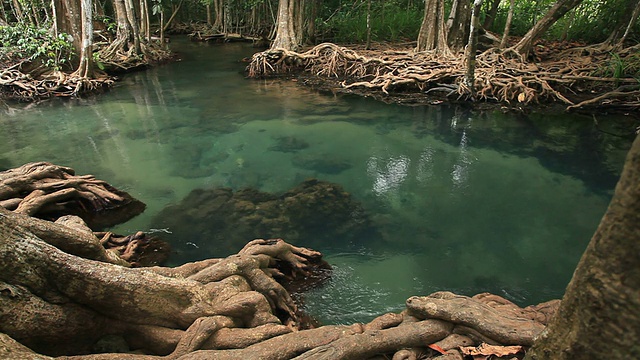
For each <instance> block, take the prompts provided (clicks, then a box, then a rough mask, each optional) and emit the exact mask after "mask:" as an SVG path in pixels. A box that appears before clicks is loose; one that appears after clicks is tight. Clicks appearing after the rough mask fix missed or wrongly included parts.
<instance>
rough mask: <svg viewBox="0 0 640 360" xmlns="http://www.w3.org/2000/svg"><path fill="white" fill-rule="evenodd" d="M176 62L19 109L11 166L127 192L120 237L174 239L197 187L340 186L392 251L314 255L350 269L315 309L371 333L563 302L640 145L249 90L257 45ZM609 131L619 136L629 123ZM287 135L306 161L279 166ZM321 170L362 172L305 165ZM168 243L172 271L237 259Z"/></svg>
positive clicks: (9, 143)
mask: <svg viewBox="0 0 640 360" xmlns="http://www.w3.org/2000/svg"><path fill="white" fill-rule="evenodd" d="M177 47H178V48H180V49H182V50H183V51H184V52H185V60H184V61H182V62H179V63H175V64H170V65H167V66H163V67H159V68H155V69H152V70H149V71H147V72H143V73H138V74H132V75H129V76H126V77H125V79H124V80H123V81H122V82H120V83H119V84H118V86H117V87H116V88H115V89H113V90H112V91H110V92H109V93H107V94H105V95H102V96H99V97H96V98H92V99H86V100H79V101H70V102H51V103H47V104H43V105H41V106H37V107H27V108H24V107H16V106H14V107H13V108H12V109H9V108H6V109H5V111H4V113H2V114H0V151H1V152H0V154H1V155H0V167H3V168H8V167H13V166H19V165H21V164H22V163H25V162H30V161H43V160H44V161H51V162H54V163H57V164H61V165H67V166H71V167H73V168H74V169H76V171H77V172H78V173H80V174H88V173H90V174H95V175H96V176H97V177H98V178H101V179H104V180H106V181H108V182H109V183H111V184H113V185H114V186H116V187H120V188H123V189H124V190H127V191H129V192H131V193H132V195H134V196H135V197H137V198H139V199H141V200H142V201H144V202H145V203H146V204H147V205H148V208H147V211H146V212H145V213H144V214H143V215H141V216H139V217H137V218H135V219H133V220H131V221H130V222H128V223H126V224H123V225H120V226H118V227H117V228H116V229H115V230H117V231H118V232H120V233H130V232H134V231H136V230H147V231H148V230H149V229H151V228H162V224H152V223H151V219H152V218H153V217H154V216H155V215H156V214H157V213H158V212H159V211H160V210H162V209H163V208H164V207H165V206H167V205H168V204H171V203H176V202H179V201H180V200H181V199H182V198H183V197H185V196H186V195H187V194H188V193H189V192H190V191H191V190H192V189H194V188H200V187H214V186H229V187H232V188H234V189H239V188H242V187H248V186H250V187H256V188H258V189H260V190H262V191H270V192H281V191H284V190H286V189H289V188H291V187H293V186H295V185H296V184H298V183H300V182H301V181H302V180H304V179H305V178H308V177H317V178H319V179H321V180H327V181H331V182H336V183H339V184H341V185H343V186H344V187H345V189H346V190H347V191H349V192H350V193H352V194H353V195H354V196H355V197H356V199H358V200H359V201H361V202H362V203H363V205H364V207H365V208H366V209H367V210H368V211H369V212H370V213H371V214H372V216H373V217H374V219H375V221H376V223H377V224H378V225H379V226H380V229H381V231H382V233H383V234H384V241H383V242H382V243H376V244H369V243H367V239H360V241H358V242H357V243H351V244H347V243H345V242H344V241H341V239H336V241H335V242H332V243H328V244H326V245H325V246H324V247H323V248H319V249H317V250H320V251H322V252H323V253H324V254H325V255H326V258H327V260H328V261H329V262H330V263H332V264H333V265H334V266H335V268H336V271H335V275H334V278H333V280H332V281H331V282H330V283H329V284H328V285H327V286H325V287H324V288H323V289H320V290H316V291H313V292H311V293H310V294H309V295H308V296H307V308H308V310H309V311H310V312H311V313H312V314H313V315H315V316H317V317H318V318H319V319H321V320H322V321H323V322H325V323H351V322H353V321H367V320H369V319H371V318H372V317H373V316H375V315H377V314H381V313H383V312H385V311H392V310H393V311H395V310H399V309H401V308H402V306H403V304H404V300H406V298H408V297H409V296H412V295H427V294H429V293H431V292H433V291H437V290H452V291H456V292H460V293H464V294H469V295H472V294H475V293H477V292H482V291H491V292H494V293H497V294H499V295H503V296H506V297H507V298H510V299H512V300H514V301H516V302H518V303H520V304H523V305H524V304H530V303H537V302H539V301H544V300H547V299H550V298H554V297H559V296H561V294H562V293H563V291H564V287H565V286H566V284H567V282H568V280H569V279H570V277H571V274H572V271H573V269H574V267H575V265H576V263H577V261H578V259H579V257H580V255H581V253H582V251H583V249H584V247H585V246H586V244H587V242H588V241H589V239H590V237H591V235H592V233H593V231H594V230H595V228H596V226H597V224H598V222H599V220H600V217H601V216H602V214H603V212H604V211H605V209H606V206H607V204H608V202H609V199H610V196H611V194H612V191H613V187H614V185H615V181H616V178H617V176H618V174H619V171H620V168H621V166H622V161H623V158H624V155H625V153H626V150H627V149H628V147H629V145H630V139H621V138H617V137H612V136H608V135H605V134H603V133H601V132H598V131H597V130H595V129H593V126H592V119H591V118H590V117H580V116H576V115H558V116H532V117H529V118H526V117H523V116H520V117H515V116H507V115H502V114H499V113H492V114H486V115H475V114H471V113H468V112H464V111H462V110H456V109H451V108H445V107H414V108H412V107H399V106H393V105H386V104H382V103H378V102H375V101H373V100H371V99H364V98H355V97H344V96H333V95H326V94H325V95H322V94H318V93H316V92H313V91H311V90H309V89H306V88H304V87H301V86H298V85H297V84H296V83H295V82H290V81H285V82H280V81H250V80H246V79H244V78H243V75H242V74H241V72H240V71H241V70H242V68H243V67H244V64H241V63H238V62H237V60H238V59H240V58H242V57H244V56H248V55H250V54H251V53H252V51H253V49H251V48H250V47H249V46H247V45H228V46H224V47H221V46H217V47H216V46H211V47H209V46H201V45H198V44H190V43H178V44H177ZM599 120H600V121H601V123H602V126H604V127H608V128H609V129H610V130H612V131H618V132H619V131H621V130H620V126H617V125H615V124H614V122H616V121H620V120H621V119H614V118H604V117H603V118H601V119H599ZM622 120H623V119H622ZM283 136H291V137H295V138H296V139H299V140H301V141H304V142H306V143H308V145H309V146H308V147H307V148H305V149H302V150H299V151H297V152H280V151H275V150H274V149H273V146H274V145H276V144H277V140H278V138H279V137H283ZM309 158H311V159H318V158H320V159H331V160H334V161H338V162H340V163H346V164H348V165H350V167H349V168H347V169H346V170H344V171H342V172H338V173H327V171H329V170H331V169H329V170H327V169H319V168H304V160H305V159H309ZM323 171H324V172H323ZM187 226H188V224H187ZM168 230H169V231H171V232H172V234H171V235H169V234H167V235H166V236H167V239H168V240H170V241H171V242H172V245H173V246H174V248H175V251H176V254H175V256H174V260H173V261H174V263H178V262H183V261H188V260H193V259H199V258H206V257H220V256H225V255H227V254H224V253H219V252H216V250H215V244H207V240H206V239H184V238H180V236H179V234H180V229H168ZM247 240H250V239H247ZM298 245H302V246H304V245H305V244H304V243H301V244H298Z"/></svg>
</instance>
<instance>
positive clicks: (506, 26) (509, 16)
mask: <svg viewBox="0 0 640 360" xmlns="http://www.w3.org/2000/svg"><path fill="white" fill-rule="evenodd" d="M514 3H515V0H511V1H510V3H509V13H508V14H507V22H506V23H505V24H504V32H503V33H502V40H501V41H500V49H504V48H505V46H507V40H508V38H509V31H510V30H511V20H512V19H513V7H514Z"/></svg>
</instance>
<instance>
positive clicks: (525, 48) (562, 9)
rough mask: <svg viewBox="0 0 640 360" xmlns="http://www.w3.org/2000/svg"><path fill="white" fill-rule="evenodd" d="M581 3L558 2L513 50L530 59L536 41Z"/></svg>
mask: <svg viewBox="0 0 640 360" xmlns="http://www.w3.org/2000/svg"><path fill="white" fill-rule="evenodd" d="M580 3H582V0H558V1H557V2H556V3H555V4H554V5H553V7H551V9H549V11H548V12H547V13H546V14H545V15H544V16H543V17H542V18H541V19H540V20H539V21H538V22H537V23H536V24H535V25H534V26H533V27H532V28H531V30H529V31H528V32H527V33H526V34H525V35H524V37H523V38H522V40H520V42H518V43H517V44H516V45H515V46H514V47H513V49H514V50H515V51H516V52H518V53H519V54H520V55H522V56H523V57H528V56H529V53H530V52H531V50H532V48H533V44H534V43H535V41H536V40H537V39H538V38H539V37H540V36H542V35H543V34H544V33H545V32H547V30H549V28H550V27H551V25H553V24H555V23H556V21H558V20H559V19H560V18H561V17H563V16H564V14H566V13H567V12H569V11H570V10H571V9H573V8H575V7H576V6H578V5H580Z"/></svg>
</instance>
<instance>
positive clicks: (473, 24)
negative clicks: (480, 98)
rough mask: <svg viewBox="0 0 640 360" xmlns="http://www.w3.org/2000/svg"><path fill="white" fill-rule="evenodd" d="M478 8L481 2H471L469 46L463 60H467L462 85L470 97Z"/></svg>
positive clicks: (476, 38)
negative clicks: (467, 90)
mask: <svg viewBox="0 0 640 360" xmlns="http://www.w3.org/2000/svg"><path fill="white" fill-rule="evenodd" d="M480 7H482V0H475V1H474V2H473V11H472V13H471V30H470V31H469V44H468V45H467V50H466V54H465V58H466V60H467V73H466V74H465V76H464V85H465V86H466V87H467V88H468V89H469V92H470V93H471V97H475V71H476V51H477V49H478V28H479V27H480Z"/></svg>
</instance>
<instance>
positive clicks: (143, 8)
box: [140, 0, 151, 43]
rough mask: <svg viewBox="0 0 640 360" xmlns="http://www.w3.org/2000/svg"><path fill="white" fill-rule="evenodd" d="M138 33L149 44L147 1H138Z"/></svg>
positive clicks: (149, 30) (149, 27)
mask: <svg viewBox="0 0 640 360" xmlns="http://www.w3.org/2000/svg"><path fill="white" fill-rule="evenodd" d="M140 33H142V37H143V38H144V39H145V40H146V41H147V43H150V42H151V26H150V24H149V5H148V4H147V0H140Z"/></svg>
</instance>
